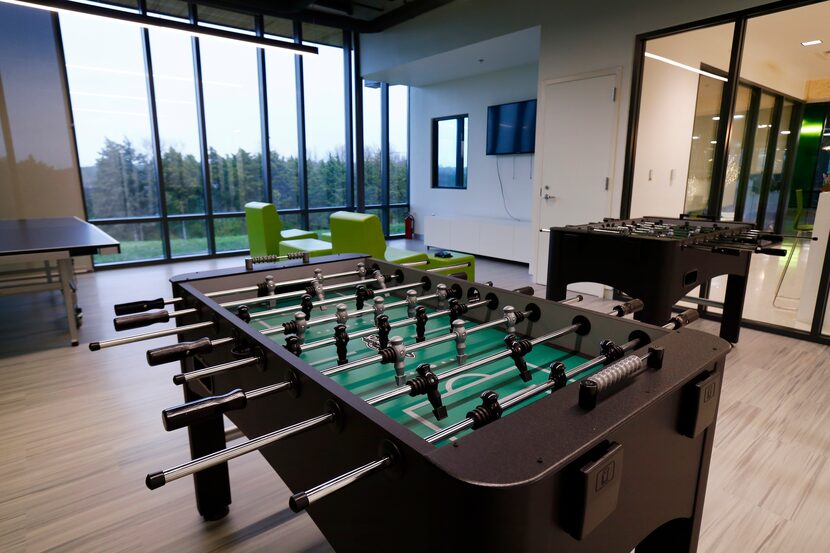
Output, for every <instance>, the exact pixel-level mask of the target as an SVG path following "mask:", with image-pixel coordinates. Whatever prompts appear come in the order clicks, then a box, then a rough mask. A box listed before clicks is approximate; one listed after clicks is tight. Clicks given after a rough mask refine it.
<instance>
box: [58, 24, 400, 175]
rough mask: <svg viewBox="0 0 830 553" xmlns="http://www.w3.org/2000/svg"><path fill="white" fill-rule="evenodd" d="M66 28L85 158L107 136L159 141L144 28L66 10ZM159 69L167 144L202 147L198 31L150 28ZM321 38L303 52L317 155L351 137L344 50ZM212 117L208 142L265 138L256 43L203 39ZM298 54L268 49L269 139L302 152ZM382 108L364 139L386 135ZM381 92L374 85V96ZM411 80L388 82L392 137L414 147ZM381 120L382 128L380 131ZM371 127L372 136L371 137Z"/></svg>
mask: <svg viewBox="0 0 830 553" xmlns="http://www.w3.org/2000/svg"><path fill="white" fill-rule="evenodd" d="M60 23H61V32H62V35H63V42H64V51H65V56H66V64H67V75H68V79H69V88H70V94H71V99H72V108H73V112H74V119H75V129H76V135H77V142H78V153H79V157H80V161H81V165H82V166H88V165H92V164H94V163H95V160H96V159H97V157H98V152H99V150H100V149H101V146H102V145H103V143H104V139H105V138H109V139H111V140H114V141H116V142H121V141H123V140H124V139H125V138H127V139H129V140H130V141H131V142H132V143H133V145H134V146H136V147H137V148H138V149H139V150H142V151H145V152H149V151H150V150H151V141H150V132H151V131H150V123H149V115H148V113H149V107H148V105H149V103H148V99H147V87H146V82H145V75H144V61H143V53H142V48H141V34H140V33H141V31H140V30H139V29H138V28H136V27H134V26H132V25H128V24H124V23H120V22H117V21H112V20H102V19H99V18H92V17H87V16H84V15H76V14H61V16H60ZM150 45H151V56H152V62H153V77H154V82H155V92H156V105H157V110H158V120H159V134H160V138H161V142H162V147H163V148H167V147H174V148H176V149H177V150H180V151H183V152H186V153H190V154H193V155H194V156H196V157H197V158H198V157H199V137H198V128H197V119H196V102H195V87H194V78H193V60H192V52H191V41H190V38H189V37H188V36H187V35H185V34H183V33H178V32H175V31H170V30H163V29H151V30H150ZM316 46H318V48H319V50H320V53H319V54H318V55H316V56H315V55H309V56H304V57H303V64H304V89H305V108H306V143H307V148H308V153H309V157H311V158H313V159H319V158H321V157H325V155H326V154H327V153H328V152H332V151H339V150H342V149H343V147H344V143H345V138H344V133H345V130H344V129H345V118H344V112H345V106H344V97H343V54H342V52H343V51H342V50H341V49H339V48H334V47H329V46H321V45H316ZM200 49H201V57H202V82H203V90H204V96H205V120H206V126H207V137H208V144H209V146H211V147H213V148H215V149H216V150H217V151H218V152H219V153H220V154H230V153H235V152H236V151H237V150H238V149H239V148H243V149H245V150H247V151H249V152H258V151H259V150H260V148H261V142H260V124H259V92H258V77H257V60H256V50H257V49H256V48H255V47H253V46H249V45H246V44H242V43H234V42H230V41H226V40H220V39H211V38H202V39H200ZM294 58H295V55H294V54H291V53H288V52H281V51H279V50H278V49H275V48H269V49H266V83H267V90H268V110H269V112H268V121H269V140H270V145H271V149H272V150H275V151H277V152H279V153H281V154H283V155H296V152H297V127H296V95H295V74H294ZM364 90H367V91H371V92H377V93H378V96H377V104H378V107H377V110H376V111H375V112H372V110H371V109H367V113H366V115H365V118H364V119H365V125H366V133H367V134H366V143H367V144H370V142H371V143H372V144H378V145H379V138H380V113H379V105H380V100H379V91H378V90H376V89H375V90H373V89H364ZM366 101H367V102H371V101H373V100H372V98H371V94H369V97H368V98H367V100H366ZM406 104H407V99H406V89H405V87H392V88H391V92H390V116H391V118H392V121H391V122H390V142H391V143H392V149H393V151H395V150H397V151H401V152H405V151H406V118H407V113H406ZM374 129H377V131H376V132H375V130H374ZM370 137H372V138H373V140H374V142H372V141H370Z"/></svg>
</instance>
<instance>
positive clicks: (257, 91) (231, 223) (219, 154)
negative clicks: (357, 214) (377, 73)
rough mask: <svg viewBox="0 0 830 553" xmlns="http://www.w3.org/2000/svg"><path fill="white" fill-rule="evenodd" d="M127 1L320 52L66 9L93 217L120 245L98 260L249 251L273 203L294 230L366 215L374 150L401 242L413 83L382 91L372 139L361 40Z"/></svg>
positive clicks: (326, 30) (204, 9)
mask: <svg viewBox="0 0 830 553" xmlns="http://www.w3.org/2000/svg"><path fill="white" fill-rule="evenodd" d="M124 6H125V7H127V8H133V9H134V10H135V11H137V12H138V11H141V10H146V12H145V13H147V14H148V15H150V16H153V17H159V18H166V19H175V20H177V21H180V22H190V23H197V24H198V25H201V26H204V27H209V28H213V29H220V30H223V31H230V32H235V33H239V34H240V35H247V36H254V35H256V36H261V37H264V38H265V39H267V40H278V41H288V42H295V43H296V42H302V43H303V44H308V45H310V46H314V47H316V48H317V49H318V53H317V54H316V55H306V56H302V57H301V56H298V55H296V54H294V53H293V52H291V51H287V50H282V49H279V48H258V47H257V46H255V45H251V44H245V43H241V42H234V41H232V40H224V39H219V38H212V37H204V36H201V37H199V38H194V37H192V36H190V35H188V34H187V33H181V32H176V31H174V30H166V29H157V28H151V29H150V30H147V31H145V30H143V29H141V28H138V27H136V26H131V25H126V24H124V23H119V22H116V21H114V20H108V19H104V18H96V17H88V16H82V15H75V14H71V13H69V14H62V15H61V17H60V23H61V29H62V32H63V46H64V52H65V59H66V64H67V70H68V81H69V82H68V86H69V92H70V97H71V100H72V108H73V116H74V119H75V123H76V140H77V142H78V154H79V161H80V165H81V167H82V180H83V186H84V192H85V197H86V203H87V211H88V214H89V217H90V219H91V220H92V221H93V222H96V224H99V225H102V228H104V229H105V230H106V231H107V232H110V233H111V234H113V235H114V236H116V237H117V238H119V239H120V240H121V241H122V244H123V250H122V253H121V254H119V255H112V256H99V257H97V258H96V263H97V264H104V263H123V262H136V261H148V260H154V259H165V258H175V257H186V256H200V255H212V254H215V253H230V252H236V251H243V250H245V249H246V248H247V244H248V242H247V232H246V228H245V220H244V213H243V208H244V205H245V203H247V202H249V201H254V200H256V201H272V202H273V203H274V204H275V205H276V206H277V209H278V210H279V212H280V213H281V218H282V220H283V226H284V227H286V228H291V227H293V228H312V229H325V228H327V227H328V217H329V215H330V214H331V213H332V212H333V211H336V210H339V209H347V210H352V209H356V208H357V207H358V206H356V203H355V201H356V200H355V196H356V191H355V187H356V186H357V185H358V184H359V183H362V182H364V179H363V178H360V179H358V178H356V177H355V174H354V170H353V161H354V156H356V155H363V154H364V151H366V152H367V155H369V156H370V158H372V159H367V163H366V166H367V167H371V166H375V165H377V167H378V170H379V172H380V166H381V165H382V166H383V170H382V173H383V176H382V177H381V176H380V174H379V175H378V178H377V179H375V180H374V181H372V179H365V180H366V182H367V191H366V193H367V197H369V198H371V201H367V202H365V204H364V205H366V206H367V211H372V212H377V213H378V214H379V215H380V216H381V217H382V218H383V221H384V229H385V232H386V233H387V234H398V233H400V232H402V226H403V217H404V215H405V213H406V211H407V210H408V201H409V199H408V195H409V190H408V188H409V182H408V180H409V178H408V170H407V151H408V113H407V104H408V100H407V96H408V94H407V88H406V87H405V86H400V85H399V86H389V85H386V84H385V83H384V84H382V85H381V84H378V87H379V88H378V91H380V90H381V88H382V95H383V106H384V107H383V109H382V110H381V109H380V106H378V113H377V116H378V117H379V118H380V119H379V120H378V121H377V125H374V126H371V125H370V127H371V129H374V130H371V129H370V128H369V127H364V125H362V124H361V122H357V121H355V120H354V117H353V114H354V112H353V109H354V108H353V105H354V104H353V98H354V91H353V90H352V89H351V86H349V84H350V83H352V82H354V75H353V63H354V61H353V60H354V52H353V51H352V50H351V45H352V43H353V42H352V40H351V35H350V34H349V33H348V32H344V31H342V30H340V29H334V28H330V27H324V26H320V25H313V24H307V23H304V24H297V23H295V22H292V21H289V20H286V19H280V18H275V17H256V16H254V15H249V14H242V13H237V12H233V11H228V10H222V9H218V8H212V7H209V6H195V5H189V4H187V3H186V2H167V1H150V2H146V3H142V4H141V7H140V8H139V6H138V5H137V4H136V5H131V3H130V2H124ZM369 101H371V99H370V100H369ZM375 127H377V128H376V129H375ZM381 128H382V129H384V130H383V131H381ZM363 132H366V133H367V135H371V134H372V132H375V134H376V136H375V137H371V136H369V137H368V143H369V144H370V145H371V146H372V147H374V148H375V150H374V151H368V150H365V149H364V151H361V152H357V151H353V148H354V147H353V144H354V141H353V137H354V133H363ZM381 135H382V136H381ZM265 156H267V157H265ZM372 156H373V157H372ZM370 205H371V207H369V206H370ZM390 206H391V207H390Z"/></svg>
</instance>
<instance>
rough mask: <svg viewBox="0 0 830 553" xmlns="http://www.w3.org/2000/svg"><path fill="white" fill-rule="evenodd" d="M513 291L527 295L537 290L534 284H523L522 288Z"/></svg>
mask: <svg viewBox="0 0 830 553" xmlns="http://www.w3.org/2000/svg"><path fill="white" fill-rule="evenodd" d="M511 292H516V293H517V294H524V295H525V296H532V295H533V294H535V293H536V290H534V289H533V286H522V287H521V288H515V289H513V290H511Z"/></svg>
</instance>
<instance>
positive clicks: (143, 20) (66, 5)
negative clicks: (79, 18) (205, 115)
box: [0, 0, 317, 55]
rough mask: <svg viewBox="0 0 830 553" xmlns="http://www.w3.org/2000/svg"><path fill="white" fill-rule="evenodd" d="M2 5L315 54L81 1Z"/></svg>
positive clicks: (286, 44)
mask: <svg viewBox="0 0 830 553" xmlns="http://www.w3.org/2000/svg"><path fill="white" fill-rule="evenodd" d="M0 2H2V3H4V4H11V5H14V6H22V7H24V8H34V9H37V10H44V11H48V12H54V13H58V14H60V13H71V14H78V15H86V16H89V17H98V18H103V19H112V20H115V21H120V22H121V23H127V24H129V25H135V26H137V27H141V28H145V29H167V30H171V31H179V32H181V33H184V34H187V35H190V36H193V37H197V38H199V37H203V38H218V39H223V40H231V41H234V42H243V43H246V44H250V45H252V46H256V47H258V48H273V49H275V50H282V51H287V52H290V53H292V54H299V55H306V54H316V53H317V48H315V47H314V46H306V45H305V44H295V43H293V42H284V41H280V40H270V39H267V38H261V37H258V36H245V35H242V34H239V33H236V32H233V31H224V30H222V29H212V28H208V27H204V26H198V27H197V26H196V25H193V24H192V23H184V22H181V21H171V20H169V19H162V18H158V17H150V16H147V15H143V14H140V13H136V12H131V11H122V10H118V9H113V8H109V7H104V6H97V5H95V4H87V3H81V2H73V1H71V0H49V3H48V4H47V3H46V2H44V3H40V2H36V1H25V0H0Z"/></svg>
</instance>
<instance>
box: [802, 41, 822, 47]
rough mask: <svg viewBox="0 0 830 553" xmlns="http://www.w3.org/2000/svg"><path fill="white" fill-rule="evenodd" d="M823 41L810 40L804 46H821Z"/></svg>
mask: <svg viewBox="0 0 830 553" xmlns="http://www.w3.org/2000/svg"><path fill="white" fill-rule="evenodd" d="M821 43H822V41H820V40H808V41H807V42H802V43H801V45H802V46H815V45H816V44H821Z"/></svg>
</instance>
